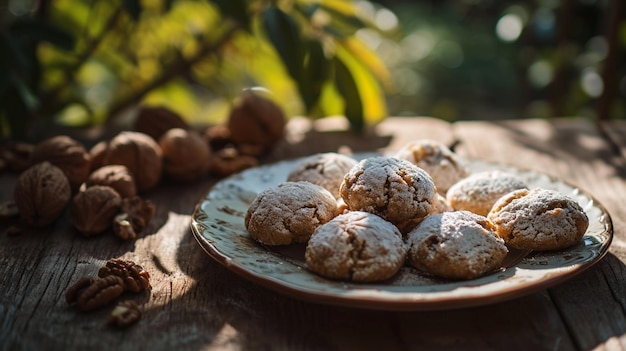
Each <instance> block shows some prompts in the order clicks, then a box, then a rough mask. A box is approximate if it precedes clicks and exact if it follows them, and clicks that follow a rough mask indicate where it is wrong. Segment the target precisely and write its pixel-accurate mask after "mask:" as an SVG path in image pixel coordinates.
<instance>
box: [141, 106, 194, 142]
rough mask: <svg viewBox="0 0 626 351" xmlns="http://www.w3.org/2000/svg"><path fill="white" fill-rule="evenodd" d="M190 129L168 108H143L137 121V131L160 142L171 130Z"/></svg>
mask: <svg viewBox="0 0 626 351" xmlns="http://www.w3.org/2000/svg"><path fill="white" fill-rule="evenodd" d="M174 128H181V129H189V125H188V124H187V122H185V120H184V119H183V118H182V117H181V116H180V115H178V114H177V113H176V112H174V111H172V110H170V109H168V108H166V107H160V106H157V107H145V106H144V107H141V108H140V110H139V113H138V114H137V118H136V119H135V127H134V129H135V131H137V132H140V133H144V134H147V135H149V136H151V137H152V138H153V139H154V140H159V139H160V138H161V136H163V134H165V132H167V131H168V130H170V129H174Z"/></svg>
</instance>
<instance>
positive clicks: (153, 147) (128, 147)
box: [102, 132, 163, 192]
mask: <svg viewBox="0 0 626 351" xmlns="http://www.w3.org/2000/svg"><path fill="white" fill-rule="evenodd" d="M102 162H103V165H124V166H126V168H128V170H129V171H130V173H131V174H132V175H133V178H134V179H135V185H136V186H137V191H138V192H143V191H145V190H149V189H151V188H153V187H155V186H156V185H157V184H158V183H159V181H160V180H161V173H162V171H163V160H162V159H161V148H160V147H159V145H158V144H157V143H156V141H154V139H152V138H151V137H150V136H148V135H147V134H143V133H139V132H121V133H119V134H118V135H116V136H115V137H114V138H113V139H111V140H110V141H109V142H108V144H107V147H106V151H105V152H104V155H103V156H102Z"/></svg>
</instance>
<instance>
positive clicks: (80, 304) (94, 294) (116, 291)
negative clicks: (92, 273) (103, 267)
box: [65, 275, 125, 312]
mask: <svg viewBox="0 0 626 351" xmlns="http://www.w3.org/2000/svg"><path fill="white" fill-rule="evenodd" d="M124 291H125V285H124V280H123V279H122V278H120V277H118V276H113V275H112V276H107V277H104V278H99V279H96V278H90V277H85V278H81V279H79V280H78V281H77V282H76V283H75V284H74V285H72V286H71V287H70V288H69V289H68V291H67V293H66V294H65V300H66V301H67V303H69V304H73V303H76V307H77V308H78V309H79V310H81V311H83V312H87V311H92V310H95V309H97V308H100V307H102V306H104V305H106V304H108V303H109V302H111V301H113V300H115V299H116V298H117V297H119V296H120V295H122V293H124Z"/></svg>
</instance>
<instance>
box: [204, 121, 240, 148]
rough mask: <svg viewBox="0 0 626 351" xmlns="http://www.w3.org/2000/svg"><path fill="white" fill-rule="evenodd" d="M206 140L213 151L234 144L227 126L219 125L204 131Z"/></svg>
mask: <svg viewBox="0 0 626 351" xmlns="http://www.w3.org/2000/svg"><path fill="white" fill-rule="evenodd" d="M203 136H204V140H205V142H206V143H207V144H209V147H210V148H211V150H213V151H217V150H220V149H223V148H225V147H226V146H228V145H232V144H233V140H232V139H231V137H230V129H228V126H227V125H226V124H217V125H214V126H210V127H208V128H206V129H205V130H204V134H203Z"/></svg>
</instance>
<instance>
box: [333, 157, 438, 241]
mask: <svg viewBox="0 0 626 351" xmlns="http://www.w3.org/2000/svg"><path fill="white" fill-rule="evenodd" d="M339 192H340V194H341V197H342V199H343V201H344V202H345V204H346V206H347V207H348V208H349V209H350V210H352V211H366V212H370V213H373V214H376V215H378V216H380V217H382V218H383V219H386V220H388V221H389V222H391V223H393V224H395V225H396V226H397V227H398V228H399V229H400V231H401V232H403V233H406V232H408V231H409V230H411V229H412V228H413V227H415V225H417V223H419V222H420V221H421V220H422V219H423V218H424V217H426V216H427V215H428V214H430V213H431V212H432V211H433V206H434V205H435V204H436V202H437V191H436V188H435V184H434V183H433V181H432V179H431V177H430V176H429V175H428V173H426V172H425V171H424V170H423V169H421V168H419V167H417V166H415V165H414V164H412V163H411V162H409V161H406V160H400V159H397V158H392V157H384V156H376V157H371V158H367V159H364V160H361V161H360V162H359V163H357V164H356V165H355V166H354V167H352V169H350V171H349V172H348V173H347V174H346V175H345V177H344V179H343V182H342V183H341V187H340V189H339Z"/></svg>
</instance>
